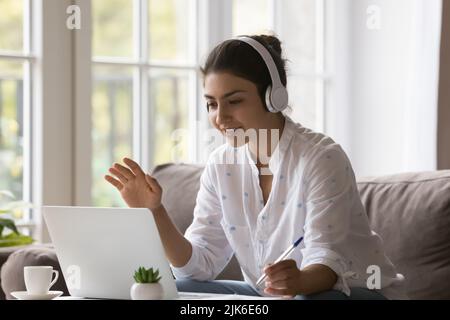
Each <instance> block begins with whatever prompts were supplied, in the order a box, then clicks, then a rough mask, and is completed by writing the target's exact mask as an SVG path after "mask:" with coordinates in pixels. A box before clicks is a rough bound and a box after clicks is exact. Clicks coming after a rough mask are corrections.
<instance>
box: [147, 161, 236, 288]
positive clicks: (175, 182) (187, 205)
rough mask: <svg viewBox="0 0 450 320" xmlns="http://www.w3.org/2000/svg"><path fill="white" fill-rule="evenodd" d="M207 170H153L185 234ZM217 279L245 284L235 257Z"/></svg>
mask: <svg viewBox="0 0 450 320" xmlns="http://www.w3.org/2000/svg"><path fill="white" fill-rule="evenodd" d="M203 168H204V166H202V165H194V164H183V163H181V164H173V163H168V164H163V165H160V166H156V167H155V168H154V169H153V172H152V176H153V177H154V178H156V180H158V182H159V184H160V185H161V187H162V188H163V196H162V203H163V204H164V207H165V208H166V210H167V212H168V214H169V216H170V217H171V218H172V220H173V222H174V223H175V225H176V226H177V227H178V230H180V232H181V233H183V234H184V232H185V231H186V229H187V227H189V225H190V224H191V222H192V217H193V212H194V207H195V201H196V198H197V193H198V189H199V188H200V176H201V174H202V172H203ZM217 279H229V280H243V276H242V273H241V269H240V267H239V263H238V262H237V260H236V258H235V257H233V258H232V259H231V260H230V262H229V263H228V265H227V266H226V267H225V269H224V270H223V271H222V272H221V273H220V274H219V275H218V276H217Z"/></svg>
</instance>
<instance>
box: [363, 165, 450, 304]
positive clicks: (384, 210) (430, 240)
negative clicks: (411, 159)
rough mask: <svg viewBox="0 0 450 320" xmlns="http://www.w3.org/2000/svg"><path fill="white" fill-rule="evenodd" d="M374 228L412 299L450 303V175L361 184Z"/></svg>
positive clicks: (414, 175) (440, 173)
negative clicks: (439, 300)
mask: <svg viewBox="0 0 450 320" xmlns="http://www.w3.org/2000/svg"><path fill="white" fill-rule="evenodd" d="M358 188H359V191H360V195H361V199H362V201H363V204H364V206H365V207H366V210H367V214H368V216H369V221H370V225H371V228H372V229H373V230H374V231H375V232H377V233H378V234H379V235H380V236H381V237H382V239H383V241H384V248H385V251H386V254H387V256H388V257H389V258H390V259H391V260H392V262H393V263H394V265H395V266H396V267H397V269H398V272H400V273H402V274H403V275H404V276H405V277H406V291H407V294H408V295H409V297H410V298H411V299H450V281H449V279H450V170H442V171H433V172H420V173H419V172H418V173H403V174H396V175H389V176H381V177H372V178H370V177H369V178H363V179H359V180H358Z"/></svg>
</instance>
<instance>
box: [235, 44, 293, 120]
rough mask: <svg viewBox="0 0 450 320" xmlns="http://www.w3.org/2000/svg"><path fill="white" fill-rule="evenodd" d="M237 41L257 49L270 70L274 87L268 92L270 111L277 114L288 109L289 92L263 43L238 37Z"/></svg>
mask: <svg viewBox="0 0 450 320" xmlns="http://www.w3.org/2000/svg"><path fill="white" fill-rule="evenodd" d="M235 39H236V40H239V41H243V42H245V43H247V44H249V45H250V46H251V47H252V48H253V49H255V50H256V51H257V52H258V53H259V55H260V56H261V58H263V60H264V62H265V63H266V66H267V69H269V73H270V78H271V79H272V85H269V87H268V88H267V90H266V105H267V108H268V109H269V111H270V112H274V113H275V112H280V111H283V110H284V109H286V107H287V105H288V102H289V96H288V92H287V90H286V88H285V86H284V85H283V84H282V83H281V80H280V75H279V73H278V69H277V66H276V65H275V62H274V61H273V58H272V56H271V55H270V52H269V51H268V50H267V49H266V48H265V47H264V46H263V45H262V44H261V43H259V42H258V41H256V40H255V39H252V38H250V37H237V38H235Z"/></svg>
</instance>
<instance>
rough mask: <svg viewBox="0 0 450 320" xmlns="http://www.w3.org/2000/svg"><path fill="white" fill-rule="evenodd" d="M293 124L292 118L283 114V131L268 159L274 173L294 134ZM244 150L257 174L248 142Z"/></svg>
mask: <svg viewBox="0 0 450 320" xmlns="http://www.w3.org/2000/svg"><path fill="white" fill-rule="evenodd" d="M294 128H295V124H294V122H293V121H292V119H291V118H290V117H288V116H285V122H284V128H283V133H282V134H281V138H280V141H279V142H278V144H277V145H276V147H275V150H274V151H273V153H272V156H271V157H270V160H269V170H270V172H271V173H272V174H276V173H277V172H278V169H279V168H280V165H281V161H282V160H283V157H284V154H285V153H286V150H287V148H288V146H289V143H290V142H291V139H292V136H293V135H294ZM245 152H246V155H247V159H248V163H249V164H250V167H251V168H252V171H253V173H255V174H259V171H258V168H257V167H256V156H254V155H253V154H252V153H251V152H250V149H249V147H248V143H247V144H246V145H245Z"/></svg>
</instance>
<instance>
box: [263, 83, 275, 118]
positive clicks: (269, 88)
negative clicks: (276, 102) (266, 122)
mask: <svg viewBox="0 0 450 320" xmlns="http://www.w3.org/2000/svg"><path fill="white" fill-rule="evenodd" d="M271 95H272V86H271V85H270V84H269V85H268V86H267V89H266V106H267V109H268V110H269V111H270V112H277V111H276V110H275V108H274V107H273V105H272V100H271V99H270V98H271Z"/></svg>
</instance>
